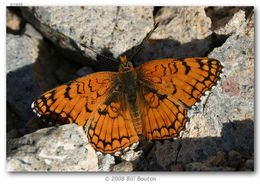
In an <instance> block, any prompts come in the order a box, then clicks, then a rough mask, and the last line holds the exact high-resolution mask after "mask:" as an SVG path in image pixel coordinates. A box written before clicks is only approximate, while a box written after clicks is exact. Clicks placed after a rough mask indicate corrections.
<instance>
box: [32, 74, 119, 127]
mask: <svg viewBox="0 0 260 186" xmlns="http://www.w3.org/2000/svg"><path fill="white" fill-rule="evenodd" d="M116 74H117V73H115V72H98V73H95V74H91V75H88V76H85V77H82V78H79V79H76V80H74V81H72V82H69V83H67V84H65V85H62V86H59V87H57V88H54V89H52V90H50V91H48V92H46V93H44V94H43V95H41V96H40V97H39V98H38V99H37V100H36V101H35V102H33V104H32V107H33V110H34V112H36V113H37V114H38V115H39V116H40V117H42V118H44V119H46V120H48V121H50V122H53V123H61V124H64V123H77V124H78V125H80V126H85V124H86V122H87V119H88V118H89V117H90V116H91V114H92V112H93V111H94V110H96V108H97V107H98V106H99V105H100V104H101V103H103V102H104V100H105V99H106V97H107V96H108V95H109V93H110V91H111V88H112V87H113V78H114V76H115V75H116Z"/></svg>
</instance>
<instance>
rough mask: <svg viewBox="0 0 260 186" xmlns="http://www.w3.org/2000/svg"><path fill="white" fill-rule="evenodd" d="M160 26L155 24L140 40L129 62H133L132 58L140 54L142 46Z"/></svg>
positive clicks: (158, 23)
mask: <svg viewBox="0 0 260 186" xmlns="http://www.w3.org/2000/svg"><path fill="white" fill-rule="evenodd" d="M159 25H160V22H157V23H156V24H155V25H154V27H153V29H152V30H151V31H150V32H148V33H147V35H146V36H145V38H144V39H143V40H142V42H141V44H140V45H139V46H138V48H137V49H136V51H135V53H134V54H133V55H132V56H131V58H130V61H133V59H134V57H135V56H136V54H138V53H139V52H140V50H141V49H142V48H143V46H144V44H145V43H146V41H147V40H148V39H149V38H150V37H151V35H152V33H153V32H154V30H155V29H156V28H157V27H158V26H159Z"/></svg>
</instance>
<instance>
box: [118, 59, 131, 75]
mask: <svg viewBox="0 0 260 186" xmlns="http://www.w3.org/2000/svg"><path fill="white" fill-rule="evenodd" d="M120 62H121V63H120V64H119V72H125V71H129V70H133V69H134V67H133V64H132V63H131V62H130V61H128V60H127V58H126V56H120Z"/></svg>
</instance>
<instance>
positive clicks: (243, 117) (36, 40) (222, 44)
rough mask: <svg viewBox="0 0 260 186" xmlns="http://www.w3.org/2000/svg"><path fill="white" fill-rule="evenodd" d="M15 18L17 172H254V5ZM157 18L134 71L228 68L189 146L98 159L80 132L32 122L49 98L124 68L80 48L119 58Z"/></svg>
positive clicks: (10, 143)
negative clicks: (35, 109) (176, 61)
mask: <svg viewBox="0 0 260 186" xmlns="http://www.w3.org/2000/svg"><path fill="white" fill-rule="evenodd" d="M6 20H7V25H6V26H7V34H6V54H7V55H6V60H7V61H6V68H7V69H6V73H7V166H6V167H7V170H8V171H151V170H153V171H253V170H254V10H253V7H57V6H55V7H23V8H18V7H17V8H13V7H9V8H7V19H6ZM158 21H160V25H159V27H158V28H157V30H156V31H155V32H154V33H153V34H152V36H151V38H150V40H149V41H148V42H146V43H145V46H144V48H143V49H142V50H141V51H140V53H139V55H138V56H137V57H136V58H135V60H134V61H133V62H134V65H135V66H138V65H140V64H142V63H144V62H146V61H149V60H151V59H161V58H175V57H211V58H215V59H218V60H220V61H221V62H222V63H223V64H224V67H225V70H224V74H223V78H222V80H221V82H220V83H219V84H218V86H217V87H216V88H215V89H213V91H212V92H211V94H210V95H209V96H208V97H205V98H204V99H203V100H202V102H201V104H200V105H198V107H197V109H195V110H191V111H190V113H189V114H190V123H189V125H188V126H187V129H186V130H185V132H184V134H183V137H182V139H177V140H174V141H164V142H155V143H150V142H146V141H141V143H140V145H139V146H138V148H137V149H135V150H134V151H128V152H126V153H124V154H123V155H121V156H119V157H116V156H113V155H110V154H108V155H97V153H96V152H95V150H94V149H93V148H92V147H91V146H90V144H89V143H88V140H87V138H86V134H85V132H84V131H83V129H82V128H81V127H78V126H77V125H75V124H73V125H63V126H48V125H47V124H45V123H43V122H42V121H41V120H39V119H38V118H37V117H35V116H34V115H33V113H32V111H31V108H30V106H31V103H32V102H33V101H34V100H35V99H36V98H37V97H38V96H39V95H40V94H41V93H43V92H44V91H47V90H49V89H51V88H53V87H56V86H57V85H60V84H63V83H65V82H67V81H70V80H73V79H75V78H77V77H80V76H83V75H87V74H90V73H93V72H97V71H103V70H112V71H115V70H116V69H117V66H115V65H111V64H108V63H107V61H106V60H105V59H104V58H102V57H100V56H96V54H95V53H93V52H91V51H89V50H86V49H84V48H82V47H80V45H79V44H80V43H86V44H88V45H90V46H92V47H93V48H95V49H96V50H97V51H98V52H100V53H102V54H105V55H106V56H109V57H111V58H114V59H118V58H119V56H120V55H124V54H125V55H127V56H130V55H131V54H132V53H133V52H134V51H135V48H136V46H138V44H139V43H140V42H141V41H142V39H143V38H144V37H145V35H146V34H147V32H149V31H150V30H151V29H152V27H153V25H154V23H155V22H158ZM178 147H181V148H180V150H179V151H178ZM177 152H179V153H177ZM177 154H178V158H177V161H176V156H177Z"/></svg>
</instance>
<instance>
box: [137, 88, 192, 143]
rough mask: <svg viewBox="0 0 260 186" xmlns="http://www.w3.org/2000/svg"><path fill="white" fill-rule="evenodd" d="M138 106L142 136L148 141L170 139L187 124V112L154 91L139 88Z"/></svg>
mask: <svg viewBox="0 0 260 186" xmlns="http://www.w3.org/2000/svg"><path fill="white" fill-rule="evenodd" d="M141 99H142V100H144V101H143V103H142V104H141V105H140V107H141V108H140V110H141V113H142V122H143V125H144V126H143V129H144V135H145V136H146V138H147V139H149V140H165V139H172V138H174V137H176V136H178V134H179V133H180V131H181V130H182V129H183V128H184V126H185V123H186V122H187V120H188V118H187V110H186V109H184V108H183V107H181V106H180V105H178V104H176V103H175V102H174V101H173V100H172V98H171V97H169V96H168V95H167V94H159V93H158V92H157V91H156V90H155V89H151V88H150V87H147V86H145V85H144V86H143V87H142V88H141Z"/></svg>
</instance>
